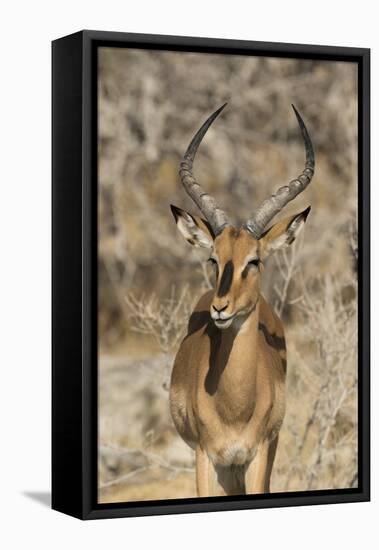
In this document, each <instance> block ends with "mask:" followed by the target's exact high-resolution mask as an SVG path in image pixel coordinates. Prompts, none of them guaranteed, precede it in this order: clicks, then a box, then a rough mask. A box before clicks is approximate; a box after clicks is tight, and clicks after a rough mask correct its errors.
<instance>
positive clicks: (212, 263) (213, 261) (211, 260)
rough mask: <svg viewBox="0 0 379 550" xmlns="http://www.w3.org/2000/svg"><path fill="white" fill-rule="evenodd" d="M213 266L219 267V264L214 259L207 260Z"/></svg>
mask: <svg viewBox="0 0 379 550" xmlns="http://www.w3.org/2000/svg"><path fill="white" fill-rule="evenodd" d="M207 261H208V262H209V263H210V264H211V265H217V262H216V260H215V259H214V258H208V260H207Z"/></svg>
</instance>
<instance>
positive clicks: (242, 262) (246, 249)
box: [208, 227, 262, 329]
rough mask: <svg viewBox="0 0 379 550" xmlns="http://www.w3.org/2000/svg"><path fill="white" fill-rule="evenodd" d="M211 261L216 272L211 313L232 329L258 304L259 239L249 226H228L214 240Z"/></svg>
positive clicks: (224, 325)
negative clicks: (238, 227) (234, 322)
mask: <svg viewBox="0 0 379 550" xmlns="http://www.w3.org/2000/svg"><path fill="white" fill-rule="evenodd" d="M208 261H209V262H210V263H211V264H213V266H214V269H215V273H216V289H215V294H214V298H213V302H212V304H211V308H210V315H211V317H212V319H213V321H214V323H215V325H216V326H217V327H218V328H220V329H224V328H229V327H230V326H231V324H232V323H233V321H234V320H235V318H236V317H237V316H239V317H242V316H246V315H248V314H249V313H250V312H251V311H252V309H254V307H255V305H256V303H257V300H258V297H259V292H260V275H261V269H262V261H261V258H260V246H259V241H257V240H256V239H254V237H253V236H252V235H250V234H249V232H248V231H247V230H246V229H241V230H239V231H237V230H236V229H234V228H233V227H227V228H225V229H224V230H223V231H222V233H221V234H220V235H218V236H217V238H216V239H215V240H214V246H213V249H212V251H211V255H210V258H209V260H208Z"/></svg>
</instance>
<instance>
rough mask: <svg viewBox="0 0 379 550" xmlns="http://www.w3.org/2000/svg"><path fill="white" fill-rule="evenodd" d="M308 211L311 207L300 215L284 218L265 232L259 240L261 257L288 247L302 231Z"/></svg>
mask: <svg viewBox="0 0 379 550" xmlns="http://www.w3.org/2000/svg"><path fill="white" fill-rule="evenodd" d="M310 209H311V207H310V206H308V208H306V209H305V210H303V211H302V212H300V214H295V215H294V216H290V217H289V218H285V219H284V220H281V221H279V222H277V223H275V224H274V225H273V226H272V227H270V229H268V230H267V231H265V233H264V234H263V235H262V237H261V238H260V243H261V247H262V255H263V256H264V257H267V256H268V255H269V254H271V253H272V252H274V251H275V250H279V249H280V248H286V247H287V246H290V245H291V244H292V243H293V242H294V240H295V239H296V237H297V236H298V235H299V233H300V231H301V230H302V229H303V227H304V224H305V222H306V219H307V217H308V214H309V212H310Z"/></svg>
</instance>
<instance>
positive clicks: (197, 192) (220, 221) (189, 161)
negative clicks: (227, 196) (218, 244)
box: [179, 103, 229, 234]
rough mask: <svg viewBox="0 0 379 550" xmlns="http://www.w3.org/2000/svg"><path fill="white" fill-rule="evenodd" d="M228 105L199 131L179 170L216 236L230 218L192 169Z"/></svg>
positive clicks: (217, 112) (184, 184) (185, 187)
mask: <svg viewBox="0 0 379 550" xmlns="http://www.w3.org/2000/svg"><path fill="white" fill-rule="evenodd" d="M226 105H227V103H224V105H223V106H222V107H220V108H219V109H217V111H215V112H214V113H213V114H212V115H211V116H210V117H209V118H208V119H207V120H206V121H205V122H204V124H203V125H202V127H201V128H200V130H198V131H197V133H196V134H195V136H194V138H193V139H192V141H191V143H190V144H189V146H188V148H187V151H186V152H185V154H184V156H183V159H182V161H181V163H180V170H179V175H180V179H181V182H182V184H183V187H184V189H185V190H186V192H187V193H188V195H189V196H190V197H191V199H192V200H193V201H194V202H195V204H196V205H197V207H198V208H199V209H200V210H201V212H202V213H203V215H204V216H205V218H206V219H207V221H208V222H209V224H210V226H211V227H212V229H213V231H214V233H215V234H217V233H219V232H220V231H221V230H222V228H223V227H224V226H225V225H228V224H229V221H228V218H227V216H226V214H225V212H223V210H221V208H219V207H218V206H217V204H216V201H215V200H214V198H213V197H211V195H209V194H208V193H206V192H205V191H204V190H203V188H202V187H201V185H200V184H199V183H198V182H197V181H196V178H195V176H194V175H193V173H192V167H193V162H194V159H195V155H196V152H197V149H198V147H199V145H200V143H201V141H202V139H203V137H204V136H205V134H206V133H207V130H208V128H209V127H210V125H211V124H212V122H213V121H214V120H215V119H216V118H217V117H218V115H219V114H220V113H221V111H222V110H223V109H224V107H225V106H226Z"/></svg>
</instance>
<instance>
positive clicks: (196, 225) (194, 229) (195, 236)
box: [170, 204, 214, 248]
mask: <svg viewBox="0 0 379 550" xmlns="http://www.w3.org/2000/svg"><path fill="white" fill-rule="evenodd" d="M170 208H171V212H172V213H173V215H174V218H175V222H176V226H177V228H178V229H179V231H180V233H181V234H182V235H183V237H184V238H185V239H186V241H188V242H189V243H190V244H192V245H193V246H196V247H202V248H212V246H213V239H214V235H213V231H212V229H211V227H210V225H209V223H208V222H207V221H206V220H203V219H202V218H199V217H198V216H192V214H189V213H188V212H186V211H185V210H182V209H181V208H178V207H177V206H174V205H173V204H171V205H170Z"/></svg>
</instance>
